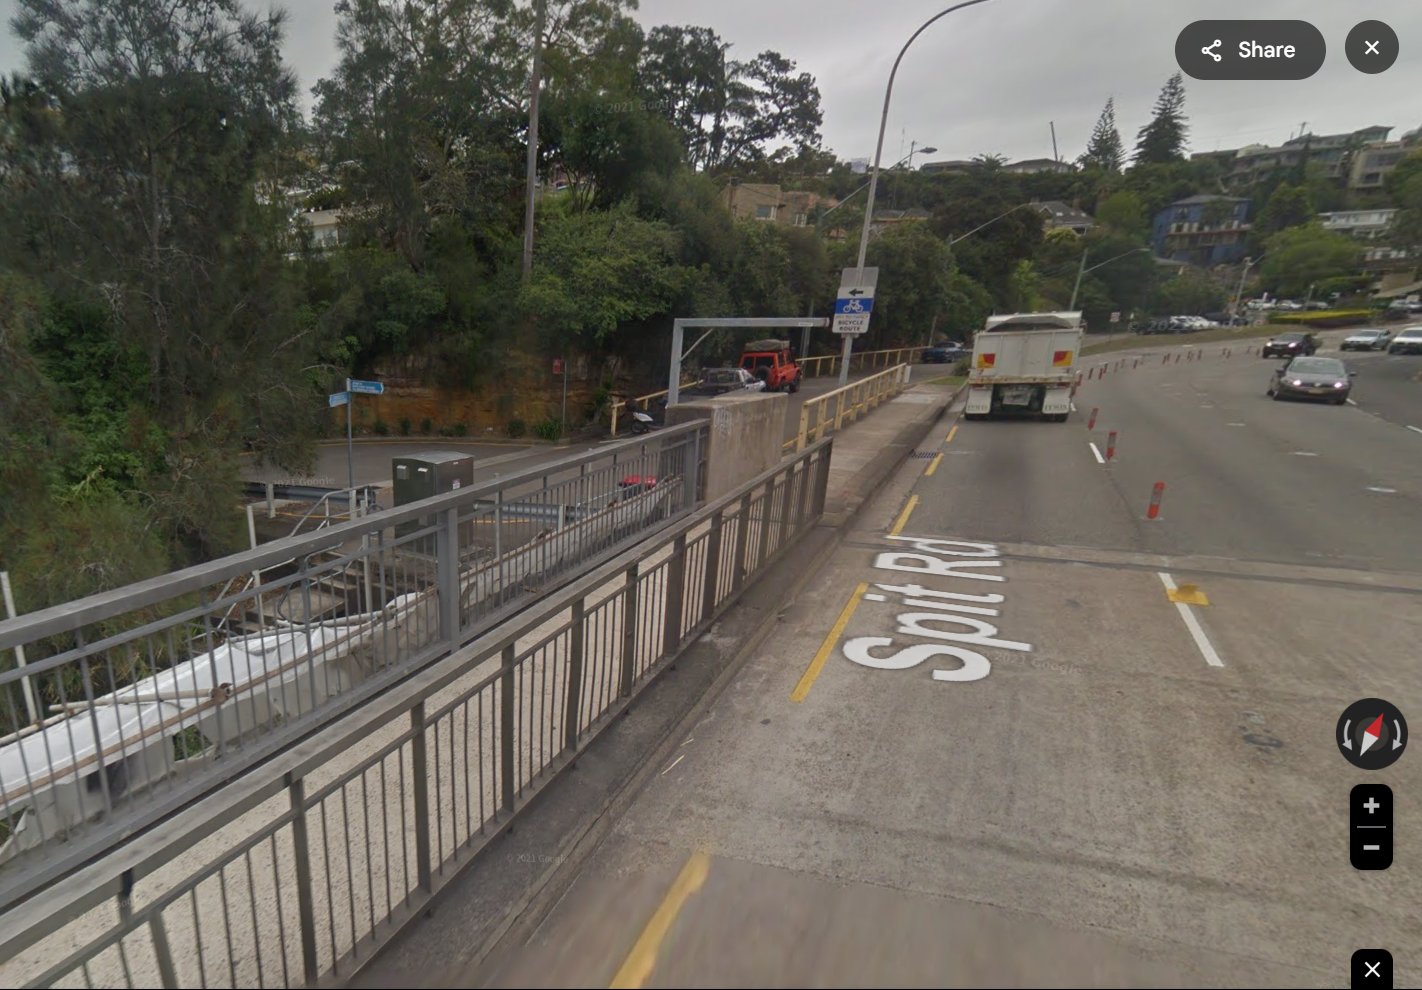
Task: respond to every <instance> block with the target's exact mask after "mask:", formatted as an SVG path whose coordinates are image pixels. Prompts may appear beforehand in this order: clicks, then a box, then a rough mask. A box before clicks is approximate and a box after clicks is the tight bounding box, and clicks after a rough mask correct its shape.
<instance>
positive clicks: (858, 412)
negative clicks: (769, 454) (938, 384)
mask: <svg viewBox="0 0 1422 990" xmlns="http://www.w3.org/2000/svg"><path fill="white" fill-rule="evenodd" d="M908 383H909V366H908V365H907V364H897V365H895V366H894V367H892V368H888V369H886V370H884V371H881V372H879V373H878V374H875V375H870V376H869V377H868V378H861V379H860V380H859V381H857V382H850V383H849V384H848V385H842V386H840V387H839V388H837V389H835V390H834V391H833V392H826V393H825V394H824V395H817V396H815V397H814V398H813V399H806V400H805V403H804V405H802V406H801V407H800V429H799V430H798V431H797V432H796V434H795V438H794V439H793V440H786V441H785V444H784V447H783V449H784V450H804V449H805V447H806V446H808V445H809V444H811V443H814V442H815V441H817V440H820V439H822V438H823V437H825V436H828V435H829V434H830V433H832V432H837V431H839V430H841V429H843V428H844V427H845V425H846V424H847V423H853V422H855V421H856V420H858V419H859V418H860V417H861V416H864V415H865V414H866V413H868V412H870V411H871V410H873V409H874V408H876V407H877V406H878V405H879V404H880V403H881V402H886V401H887V400H889V399H892V398H893V397H894V396H896V395H898V394H899V393H900V392H902V391H903V390H904V389H905V388H906V387H907V386H908Z"/></svg>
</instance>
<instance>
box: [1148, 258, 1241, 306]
mask: <svg viewBox="0 0 1422 990" xmlns="http://www.w3.org/2000/svg"><path fill="white" fill-rule="evenodd" d="M1225 294H1226V289H1225V287H1224V286H1222V285H1220V283H1218V282H1216V281H1215V280H1214V279H1212V278H1210V277H1209V276H1208V275H1206V274H1205V273H1204V272H1201V271H1198V270H1196V269H1192V268H1186V269H1182V270H1181V271H1180V273H1179V274H1177V275H1176V276H1175V277H1174V278H1170V279H1167V280H1166V281H1164V282H1162V283H1161V284H1160V287H1159V288H1158V289H1157V290H1156V292H1155V297H1154V299H1155V301H1154V306H1153V308H1154V310H1155V311H1156V312H1157V313H1160V314H1170V315H1178V316H1187V315H1194V314H1198V313H1211V312H1215V311H1217V310H1219V309H1221V308H1222V307H1223V306H1224V301H1225Z"/></svg>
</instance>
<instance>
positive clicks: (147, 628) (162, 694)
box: [0, 423, 706, 913]
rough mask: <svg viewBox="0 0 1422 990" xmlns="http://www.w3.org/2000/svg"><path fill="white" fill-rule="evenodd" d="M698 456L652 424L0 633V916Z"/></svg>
mask: <svg viewBox="0 0 1422 990" xmlns="http://www.w3.org/2000/svg"><path fill="white" fill-rule="evenodd" d="M705 451H706V425H705V424H704V423H702V424H685V425H683V426H676V427H670V428H667V429H664V430H660V431H658V432H657V433H656V434H655V435H653V436H649V437H645V438H639V439H636V440H629V441H624V442H622V443H618V444H609V445H606V446H604V447H602V448H599V449H597V450H594V451H591V452H589V453H585V454H579V455H575V456H572V457H567V458H563V459H561V460H559V461H556V462H550V463H545V464H540V465H538V466H536V467H533V468H530V469H527V470H525V471H523V472H520V473H516V474H513V475H511V476H508V477H505V478H501V479H499V480H497V481H494V482H488V483H485V484H475V485H473V486H470V487H466V488H463V489H461V490H458V491H453V492H449V493H447V494H444V495H439V496H436V497H434V498H430V499H427V500H425V501H423V502H419V503H415V504H413V505H408V506H402V507H400V508H396V509H391V510H389V511H384V512H379V513H375V514H373V515H370V516H362V517H359V518H356V519H354V520H351V521H349V522H345V523H341V524H338V525H334V526H330V527H325V528H322V529H320V530H319V531H317V532H312V533H306V534H302V535H297V536H293V537H290V538H287V539H283V540H277V541H274V542H272V543H268V544H265V545H263V546H260V547H258V548H256V549H254V550H250V551H246V552H243V553H240V554H235V555H232V556H229V557H225V558H223V559H221V560H217V561H213V562H210V563H207V564H202V565H199V566H197V567H191V568H188V569H186V570H183V571H179V572H175V573H172V574H167V575H163V576H161V577H158V578H155V579H152V580H149V581H145V582H141V583H139V584H136V585H132V586H129V587H127V588H121V589H118V590H116V591H112V592H107V593H103V594H99V595H94V596H91V597H89V598H85V599H82V600H80V601H76V602H71V603H68V604H67V605H64V606H61V607H57V608H51V609H47V610H44V611H41V612H34V613H30V614H26V615H21V616H18V617H17V618H15V619H11V620H7V621H3V622H0V656H3V655H5V654H6V653H8V652H9V651H11V650H14V649H15V648H16V647H22V648H23V650H24V654H25V657H26V660H27V662H26V665H25V666H24V667H16V668H14V669H7V670H0V731H3V732H7V733H8V735H6V736H4V737H3V738H0V910H3V911H5V912H7V913H14V912H15V911H16V910H21V911H27V910H28V907H24V908H17V905H20V904H22V903H24V902H25V901H26V899H27V898H30V897H31V896H32V895H34V894H35V893H36V892H37V891H40V890H43V889H45V888H46V887H47V886H49V885H51V884H53V883H54V882H55V881H56V880H58V879H59V878H61V877H63V876H66V875H68V874H69V873H71V872H72V871H73V870H74V869H76V868H77V867H78V866H79V865H80V864H82V863H84V862H86V861H89V860H91V859H93V858H95V857H97V856H104V855H107V854H109V853H111V852H112V851H113V850H114V849H116V848H118V847H120V846H122V845H123V844H124V843H125V842H127V841H128V840H129V839H131V838H132V837H133V835H134V834H135V833H136V832H138V831H139V830H141V829H143V828H147V827H149V826H151V825H153V824H154V823H155V822H158V821H160V820H162V819H163V818H165V817H167V816H169V815H172V814H173V813H175V812H177V811H178V810H180V809H182V808H184V807H186V806H188V805H189V804H191V803H192V802H194V801H196V800H198V799H200V798H202V797H203V796H204V795H205V794H208V793H210V792H212V791H213V790H214V789H216V788H219V787H222V786H225V785H227V784H228V783H229V782H230V781H232V780H233V779H234V778H236V777H239V776H240V775H241V774H243V773H244V772H246V771H248V770H249V769H250V768H252V767H253V766H255V765H257V764H259V763H260V762H261V761H263V760H266V759H268V758H270V757H271V756H273V755H274V754H276V753H278V752H280V751H282V750H283V749H286V748H288V747H290V746H292V745H293V744H294V743H296V742H297V741H298V740H299V739H301V738H303V737H305V736H307V735H309V734H310V733H312V732H314V731H316V730H318V729H320V728H321V727H323V726H324V725H327V724H329V723H330V722H331V721H333V720H335V719H338V718H340V717H342V716H344V715H348V714H349V713H351V712H352V711H353V710H354V709H356V708H357V707H359V706H361V705H363V704H366V703H368V702H369V701H370V700H371V699H372V698H374V697H377V696H378V695H380V694H381V693H382V692H384V691H386V690H388V689H389V688H390V687H391V686H392V685H394V684H396V683H398V682H400V681H401V680H403V679H404V678H407V677H409V676H410V675H411V674H413V673H414V672H416V671H418V670H420V669H421V668H422V667H424V666H426V665H428V664H430V663H432V662H434V661H436V660H438V659H439V658H440V657H443V656H446V655H448V654H449V653H450V652H451V651H453V650H455V649H458V648H459V647H460V646H461V645H463V644H465V643H468V642H470V641H471V640H472V639H474V638H475V637H476V636H478V635H479V634H480V633H482V632H483V631H484V630H486V629H488V628H490V627H491V626H493V625H495V624H496V623H498V622H500V621H503V620H504V619H506V618H508V617H509V616H510V615H513V614H516V613H517V612H519V611H520V610H522V609H524V608H526V607H528V606H530V605H531V604H533V603H534V602H537V601H539V600H540V599H541V598H543V597H544V596H546V595H548V594H549V593H551V592H553V591H556V590H557V589H558V588H559V587H561V586H562V585H563V584H566V583H567V582H568V581H570V580H572V579H573V578H574V577H576V576H577V575H578V574H580V573H583V572H585V571H587V570H588V569H589V568H591V567H593V566H595V565H596V564H597V563H598V562H600V561H602V560H605V559H607V558H608V557H609V556H610V555H611V554H613V553H615V552H617V551H618V550H619V549H621V548H624V547H627V546H630V545H632V544H634V543H636V542H637V541H639V540H641V539H643V538H645V537H646V536H647V534H648V533H649V532H655V531H656V529H657V527H659V526H663V525H666V524H667V523H668V522H670V521H672V520H675V519H677V518H680V517H682V516H685V515H686V514H687V513H689V512H690V511H691V510H692V509H694V508H695V506H696V505H697V504H698V501H699V493H700V491H701V481H700V479H701V478H702V477H703V476H704V471H703V466H702V459H703V457H704V456H705ZM249 575H252V577H250V578H249ZM29 696H33V697H34V698H36V699H38V701H39V704H40V705H41V706H43V710H42V711H40V712H38V713H37V714H38V715H39V716H40V717H39V719H38V720H37V721H36V720H35V719H33V718H31V715H30V712H29V711H28V709H27V701H28V697H29Z"/></svg>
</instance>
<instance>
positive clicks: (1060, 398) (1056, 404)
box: [1042, 385, 1074, 416]
mask: <svg viewBox="0 0 1422 990" xmlns="http://www.w3.org/2000/svg"><path fill="white" fill-rule="evenodd" d="M1073 391H1074V389H1073V388H1072V387H1071V386H1070V385H1062V386H1061V387H1059V388H1049V389H1047V394H1046V395H1045V396H1043V398H1042V413H1043V415H1046V416H1055V415H1061V414H1063V413H1068V412H1071V394H1072V392H1073Z"/></svg>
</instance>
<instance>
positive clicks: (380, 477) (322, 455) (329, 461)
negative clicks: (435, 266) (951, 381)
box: [242, 364, 951, 488]
mask: <svg viewBox="0 0 1422 990" xmlns="http://www.w3.org/2000/svg"><path fill="white" fill-rule="evenodd" d="M950 370H951V368H950V367H949V366H946V365H941V364H940V365H914V366H913V371H912V378H913V380H914V381H920V380H923V378H924V377H925V376H930V377H932V376H940V375H946V374H948V373H949V371H950ZM871 373H872V372H871ZM862 377H865V375H863V374H857V375H854V376H853V377H852V378H851V379H850V380H851V381H857V380H858V379H859V378H862ZM838 387H839V382H838V381H837V380H836V379H834V378H811V379H808V380H807V381H806V382H805V383H804V386H803V387H802V388H801V389H800V391H799V392H797V393H795V394H793V395H790V396H789V397H788V398H789V404H788V408H787V410H786V416H785V439H787V440H789V439H792V438H793V437H794V436H795V434H796V432H797V430H798V429H799V425H800V407H801V406H802V405H803V404H804V402H805V400H806V399H809V398H813V397H814V396H817V395H823V394H824V393H826V392H829V391H832V390H833V389H835V388H838ZM626 435H627V434H625V431H624V438H625V436H626ZM604 442H606V441H594V442H579V443H574V444H568V445H559V446H553V445H551V444H534V443H528V444H517V443H488V442H483V443H481V442H479V441H478V440H476V439H469V438H462V439H451V438H445V437H429V438H424V439H410V440H405V439H399V440H395V439H388V440H387V439H382V440H360V441H357V442H356V443H355V444H353V445H352V448H353V449H352V455H353V458H352V459H353V461H354V467H355V482H356V484H357V485H377V486H380V485H388V484H390V474H391V472H390V462H391V459H392V458H395V457H410V456H414V455H416V454H420V453H424V452H429V451H435V450H454V451H461V452H467V453H470V454H472V455H473V456H474V458H475V462H474V463H475V476H474V480H475V482H476V483H481V482H484V481H492V480H495V479H497V478H499V477H504V476H507V475H511V474H516V473H518V472H520V471H523V470H526V469H528V468H532V467H535V466H537V465H539V464H547V463H551V462H553V461H557V460H561V459H562V458H565V457H569V456H571V455H573V454H577V453H582V452H583V451H586V450H590V449H593V448H595V447H597V446H598V445H599V444H600V443H604ZM349 474H350V472H349V470H348V467H347V458H346V444H345V441H344V440H341V441H326V442H323V443H322V444H321V445H319V446H318V447H317V449H316V466H315V468H314V469H313V470H312V472H311V474H309V475H302V476H296V475H293V474H292V473H291V472H289V471H285V470H282V469H281V468H276V467H271V466H265V467H257V466H255V465H249V466H248V467H247V469H246V470H244V471H243V472H242V479H243V480H244V481H263V482H265V481H273V482H279V483H283V482H284V483H289V484H306V485H314V486H318V487H322V488H344V487H346V485H347V483H348V478H349Z"/></svg>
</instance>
